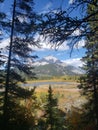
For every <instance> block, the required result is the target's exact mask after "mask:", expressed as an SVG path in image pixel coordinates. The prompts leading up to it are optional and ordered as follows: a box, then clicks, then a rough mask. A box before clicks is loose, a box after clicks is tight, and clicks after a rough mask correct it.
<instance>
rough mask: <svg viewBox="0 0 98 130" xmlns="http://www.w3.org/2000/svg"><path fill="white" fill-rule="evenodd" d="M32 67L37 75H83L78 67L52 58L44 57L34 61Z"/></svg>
mask: <svg viewBox="0 0 98 130" xmlns="http://www.w3.org/2000/svg"><path fill="white" fill-rule="evenodd" d="M33 65H34V67H35V72H36V73H37V74H38V75H44V76H45V75H46V76H57V75H74V74H83V71H82V70H81V69H80V68H79V67H75V66H73V65H71V64H67V63H66V62H65V61H64V62H63V61H61V60H59V59H57V58H56V57H54V56H47V57H44V58H42V59H40V60H38V61H36V62H35V63H34V64H33Z"/></svg>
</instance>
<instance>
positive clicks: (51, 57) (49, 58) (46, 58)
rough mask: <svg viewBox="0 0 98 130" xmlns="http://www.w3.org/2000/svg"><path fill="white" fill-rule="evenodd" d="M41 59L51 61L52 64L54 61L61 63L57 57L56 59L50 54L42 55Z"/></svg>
mask: <svg viewBox="0 0 98 130" xmlns="http://www.w3.org/2000/svg"><path fill="white" fill-rule="evenodd" d="M42 60H43V61H46V62H48V63H52V64H54V63H56V64H59V63H62V62H61V61H60V60H59V59H57V58H56V57H54V56H52V55H48V56H46V57H44V58H43V59H42Z"/></svg>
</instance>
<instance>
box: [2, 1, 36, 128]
mask: <svg viewBox="0 0 98 130" xmlns="http://www.w3.org/2000/svg"><path fill="white" fill-rule="evenodd" d="M33 6H34V3H33V0H21V1H20V0H14V4H13V12H12V20H11V21H9V26H8V28H10V27H11V36H10V45H9V48H7V49H8V62H7V65H6V83H5V96H4V115H3V116H4V127H5V128H4V129H7V127H8V125H9V123H10V121H11V120H13V117H12V113H13V116H14V114H15V112H13V110H14V108H17V107H19V102H18V101H19V99H20V98H22V99H23V98H24V96H23V95H24V94H27V95H28V96H27V97H29V96H30V92H29V91H25V89H23V88H21V87H19V86H18V84H17V83H18V82H25V77H26V76H28V77H29V78H34V77H35V74H34V73H33V71H32V66H31V64H30V63H29V61H33V59H34V58H36V56H33V55H32V48H31V46H35V45H36V42H35V41H34V35H35V33H36V15H35V13H34V11H33ZM8 30H10V29H8ZM22 74H24V75H25V76H24V77H23V75H22ZM25 92H26V93H25ZM16 106H17V107H16ZM19 110H20V111H21V109H19ZM16 112H17V111H16ZM14 120H15V119H14Z"/></svg>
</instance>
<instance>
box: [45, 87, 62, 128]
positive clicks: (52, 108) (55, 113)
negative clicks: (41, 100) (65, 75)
mask: <svg viewBox="0 0 98 130" xmlns="http://www.w3.org/2000/svg"><path fill="white" fill-rule="evenodd" d="M60 114H61V111H60V110H59V108H58V101H57V99H56V98H55V97H54V95H53V90H52V88H51V86H49V90H48V95H47V104H46V105H45V118H46V123H45V125H46V128H45V129H46V130H63V129H64V124H63V123H64V118H63V117H61V115H60Z"/></svg>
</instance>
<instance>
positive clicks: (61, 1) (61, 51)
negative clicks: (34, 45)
mask: <svg viewBox="0 0 98 130" xmlns="http://www.w3.org/2000/svg"><path fill="white" fill-rule="evenodd" d="M73 1H74V0H35V11H36V12H40V13H45V12H47V11H48V10H52V9H57V8H59V7H61V6H62V8H63V9H66V8H68V6H69V5H70V4H72V2H73ZM72 15H73V16H76V15H77V16H79V14H78V11H76V12H73V13H72ZM79 17H80V16H79ZM77 32H78V31H77ZM67 43H68V42H67V41H65V44H64V45H62V46H61V47H59V48H58V50H55V49H53V48H52V49H51V48H50V46H49V45H47V42H46V43H45V42H43V43H41V45H42V46H43V48H44V49H43V48H42V49H41V50H38V51H36V52H35V54H37V55H38V56H39V58H42V57H45V56H47V55H53V56H55V57H57V58H59V59H61V60H69V61H72V60H73V59H74V60H75V59H76V60H77V59H78V60H79V59H81V57H83V56H84V54H85V49H83V47H82V46H84V44H85V41H83V40H82V41H80V42H79V45H78V49H77V48H76V47H74V49H73V51H72V54H71V56H70V52H71V49H70V48H69V47H68V46H67ZM36 50H37V49H36ZM79 63H80V61H79Z"/></svg>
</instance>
